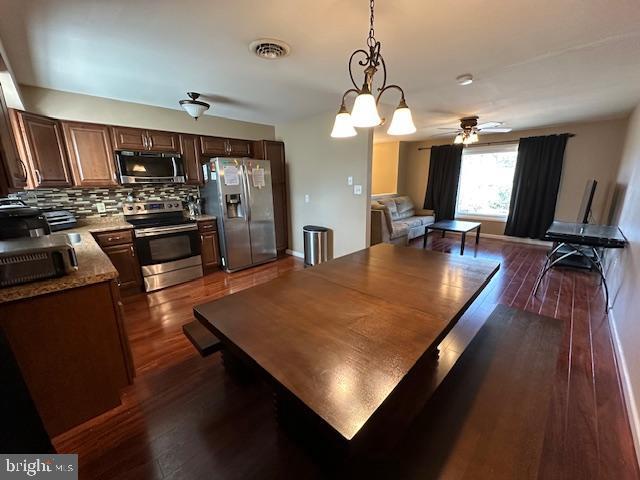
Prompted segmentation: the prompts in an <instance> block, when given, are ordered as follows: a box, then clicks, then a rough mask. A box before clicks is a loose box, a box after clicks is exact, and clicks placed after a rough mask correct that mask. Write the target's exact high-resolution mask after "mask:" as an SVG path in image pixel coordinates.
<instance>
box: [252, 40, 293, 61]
mask: <svg viewBox="0 0 640 480" xmlns="http://www.w3.org/2000/svg"><path fill="white" fill-rule="evenodd" d="M249 50H250V51H251V52H253V53H255V54H256V55H257V56H258V57H260V58H265V59H267V60H275V59H277V58H282V57H286V56H287V55H289V52H290V51H291V47H289V45H287V44H286V43H285V42H283V41H282V40H276V39H275V38H260V39H258V40H254V41H253V42H251V43H250V44H249Z"/></svg>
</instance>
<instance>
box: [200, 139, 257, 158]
mask: <svg viewBox="0 0 640 480" xmlns="http://www.w3.org/2000/svg"><path fill="white" fill-rule="evenodd" d="M252 144H253V142H251V141H250V140H239V139H235V138H221V137H207V136H202V137H200V145H201V153H202V155H204V156H206V157H251V153H252Z"/></svg>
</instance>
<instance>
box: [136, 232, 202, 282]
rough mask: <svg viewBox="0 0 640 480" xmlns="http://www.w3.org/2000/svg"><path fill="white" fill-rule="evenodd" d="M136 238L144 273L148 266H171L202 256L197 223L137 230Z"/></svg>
mask: <svg viewBox="0 0 640 480" xmlns="http://www.w3.org/2000/svg"><path fill="white" fill-rule="evenodd" d="M135 236H136V249H137V250H138V258H139V260H140V265H141V266H142V270H143V272H144V271H145V268H144V267H146V266H150V265H162V264H169V263H171V262H175V261H177V260H183V259H186V258H191V257H196V256H198V257H199V255H200V248H201V243H200V235H199V234H198V226H197V225H196V224H195V223H189V224H187V225H171V226H166V227H151V228H136V229H135Z"/></svg>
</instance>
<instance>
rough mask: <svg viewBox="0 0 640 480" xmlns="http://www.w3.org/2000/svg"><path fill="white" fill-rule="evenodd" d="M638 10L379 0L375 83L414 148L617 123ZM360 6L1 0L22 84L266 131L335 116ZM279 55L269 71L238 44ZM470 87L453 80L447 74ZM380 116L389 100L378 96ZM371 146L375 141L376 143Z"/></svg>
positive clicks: (359, 24)
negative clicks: (459, 134)
mask: <svg viewBox="0 0 640 480" xmlns="http://www.w3.org/2000/svg"><path fill="white" fill-rule="evenodd" d="M639 25H640V2H639V1H637V0H627V1H624V0H536V1H525V0H466V1H464V2H455V3H454V2H449V1H447V2H444V1H435V0H433V1H425V0H378V4H377V5H376V36H377V38H378V40H380V41H381V42H382V53H383V54H384V57H385V59H386V62H387V66H388V68H389V81H390V82H392V83H398V84H400V85H401V86H402V87H403V88H404V89H405V91H406V95H407V102H408V103H409V106H410V107H411V108H412V110H413V112H414V118H415V122H416V125H417V127H418V132H417V133H416V134H415V135H413V136H411V137H409V138H403V139H424V138H428V137H430V136H432V135H434V134H435V133H438V130H437V127H442V126H455V125H456V123H457V120H456V119H457V118H459V117H460V116H463V115H470V114H477V115H480V121H481V122H482V121H489V120H491V121H502V122H506V124H507V125H508V126H510V127H512V128H514V129H522V128H531V127H537V126H543V125H550V124H556V123H563V122H571V121H579V120H586V119H592V118H604V117H609V116H616V115H620V114H623V113H625V112H628V111H629V110H630V109H631V108H632V107H633V106H634V105H635V104H637V103H638V102H640V27H639ZM367 29H368V2H367V1H366V0H324V1H322V0H318V1H316V2H309V1H304V2H303V1H300V0H269V1H249V0H234V1H230V0H226V1H221V0H217V1H215V0H182V1H180V2H177V1H175V0H147V1H143V0H109V1H107V0H103V1H100V0H55V1H52V0H0V38H1V39H2V41H3V44H4V47H5V49H6V51H7V54H8V57H9V61H10V62H11V65H12V67H13V70H14V71H15V75H16V77H17V79H18V81H19V82H20V83H24V84H29V85H37V86H41V87H47V88H53V89H59V90H65V91H72V92H79V93H85V94H89V95H96V96H101V97H108V98H116V99H121V100H126V101H132V102H138V103H144V104H151V105H159V106H164V107H169V108H176V109H178V108H179V107H178V105H177V102H178V100H180V99H181V98H184V97H185V92H186V91H187V90H193V91H198V92H202V93H205V94H209V95H211V96H212V97H213V103H214V104H215V106H214V108H213V109H212V110H210V113H211V114H214V115H219V116H223V117H230V118H235V119H240V120H248V121H255V122H261V123H268V124H277V123H280V122H287V121H291V120H295V119H297V118H300V117H304V116H306V115H311V114H316V113H320V112H325V111H328V110H332V109H334V108H335V109H336V110H337V108H338V104H339V100H340V96H341V94H342V92H343V91H344V90H345V89H347V88H348V87H349V86H350V82H349V78H348V73H347V68H346V63H347V60H348V58H349V55H350V53H351V52H352V51H353V50H354V49H356V48H361V47H363V46H364V41H365V37H366V34H367ZM263 36H266V37H275V38H279V39H282V40H285V41H286V42H288V43H289V44H290V45H291V55H290V56H289V57H287V58H285V59H281V60H278V61H267V60H262V59H259V58H257V57H255V56H253V55H252V54H251V53H249V51H248V44H249V43H250V42H251V41H252V40H254V39H256V38H259V37H263ZM467 72H469V73H472V74H473V75H474V76H475V78H476V81H475V82H474V83H473V84H472V85H471V86H468V87H460V86H458V85H456V83H455V81H454V79H455V77H456V76H457V75H459V74H461V73H467ZM384 101H385V103H387V104H388V105H387V107H386V109H387V111H386V115H387V116H390V115H391V113H392V110H393V105H394V104H395V103H396V102H397V98H395V97H394V94H393V93H392V94H390V97H389V98H387V99H385V100H384ZM377 137H378V139H381V138H384V136H383V135H378V136H377Z"/></svg>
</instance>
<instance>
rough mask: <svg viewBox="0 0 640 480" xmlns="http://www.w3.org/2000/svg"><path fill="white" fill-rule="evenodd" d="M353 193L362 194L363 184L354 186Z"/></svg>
mask: <svg viewBox="0 0 640 480" xmlns="http://www.w3.org/2000/svg"><path fill="white" fill-rule="evenodd" d="M353 194H354V195H362V185H354V186H353Z"/></svg>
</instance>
